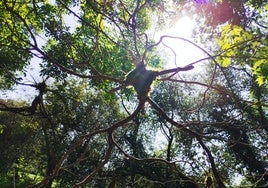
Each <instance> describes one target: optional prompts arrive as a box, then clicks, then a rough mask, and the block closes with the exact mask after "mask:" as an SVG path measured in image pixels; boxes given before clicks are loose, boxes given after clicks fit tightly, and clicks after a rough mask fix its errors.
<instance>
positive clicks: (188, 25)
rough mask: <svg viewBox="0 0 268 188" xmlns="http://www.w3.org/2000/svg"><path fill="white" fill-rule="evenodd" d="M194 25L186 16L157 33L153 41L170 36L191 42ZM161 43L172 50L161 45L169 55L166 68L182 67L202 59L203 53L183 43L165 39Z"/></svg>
mask: <svg viewBox="0 0 268 188" xmlns="http://www.w3.org/2000/svg"><path fill="white" fill-rule="evenodd" d="M195 24H196V23H195V22H194V21H193V20H192V19H191V18H189V17H188V16H184V17H182V18H180V19H179V20H178V21H177V23H176V24H175V25H174V26H173V27H172V28H168V29H166V30H163V31H161V32H159V33H157V35H156V36H155V40H156V41H158V40H159V38H160V36H162V35H170V36H176V37H183V38H186V39H188V40H190V41H193V39H192V32H193V29H194V26H195ZM163 42H164V44H165V45H167V46H169V47H170V48H172V50H173V51H172V50H170V49H169V48H167V47H165V46H164V45H162V48H163V49H164V50H165V51H166V52H168V54H169V59H168V64H167V65H166V66H167V68H173V67H177V66H178V67H183V66H185V65H188V64H190V63H192V62H194V61H196V60H199V59H202V58H204V53H203V52H202V51H201V50H200V49H198V48H196V47H195V46H193V45H192V44H190V43H187V42H185V41H182V40H179V39H174V38H171V39H168V38H165V39H164V40H163ZM174 52H175V53H176V56H175V55H174ZM175 58H176V61H175Z"/></svg>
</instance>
